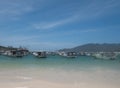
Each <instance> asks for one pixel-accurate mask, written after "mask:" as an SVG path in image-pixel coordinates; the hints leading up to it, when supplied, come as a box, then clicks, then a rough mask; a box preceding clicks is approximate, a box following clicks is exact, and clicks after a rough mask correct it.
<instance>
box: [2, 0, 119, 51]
mask: <svg viewBox="0 0 120 88" xmlns="http://www.w3.org/2000/svg"><path fill="white" fill-rule="evenodd" d="M86 43H120V0H0V45H4V46H15V47H18V46H24V47H27V48H29V49H31V50H56V49H61V48H70V47H75V46H78V45H82V44H86Z"/></svg>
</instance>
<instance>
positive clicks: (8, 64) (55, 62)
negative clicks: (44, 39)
mask: <svg viewBox="0 0 120 88" xmlns="http://www.w3.org/2000/svg"><path fill="white" fill-rule="evenodd" d="M23 67H26V68H58V69H65V70H88V69H93V68H97V67H98V68H107V69H116V70H120V58H119V57H118V58H117V59H116V60H100V59H94V58H93V57H87V56H79V57H77V58H65V57H61V56H48V57H47V58H37V57H34V56H32V55H28V56H24V57H23V58H15V57H7V56H0V68H23Z"/></svg>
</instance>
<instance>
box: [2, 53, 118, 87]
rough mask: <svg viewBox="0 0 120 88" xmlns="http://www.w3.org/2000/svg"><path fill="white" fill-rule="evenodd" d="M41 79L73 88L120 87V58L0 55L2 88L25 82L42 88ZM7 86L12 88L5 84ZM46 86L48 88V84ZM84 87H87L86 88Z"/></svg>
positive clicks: (27, 84)
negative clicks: (18, 56) (17, 56)
mask: <svg viewBox="0 0 120 88" xmlns="http://www.w3.org/2000/svg"><path fill="white" fill-rule="evenodd" d="M41 80H42V81H47V82H50V83H56V84H57V83H60V84H67V85H71V86H72V85H73V88H81V87H80V85H82V86H83V84H84V85H88V86H91V87H93V88H94V86H92V84H96V85H99V86H101V87H105V88H108V87H107V86H108V85H110V86H111V88H119V86H120V85H119V84H120V58H117V59H116V60H100V59H94V58H93V57H86V56H79V57H77V58H65V57H61V56H48V57H47V58H36V57H34V56H32V55H29V56H25V57H23V58H12V57H7V56H0V88H1V87H2V88H16V86H18V85H23V84H25V83H26V84H25V85H24V86H27V87H28V86H29V84H31V83H30V82H32V84H31V87H30V88H36V87H35V86H33V85H36V84H35V83H36V81H37V82H38V86H40V85H39V83H40V82H39V81H41ZM5 83H7V84H9V86H6V85H3V84H5ZM21 83H22V84H21ZM45 84H46V83H45ZM10 85H11V87H10ZM75 86H76V87H75ZM112 86H113V87H112ZM43 87H44V88H47V87H45V85H43ZM38 88H39V87H38ZM48 88H49V87H48ZM53 88H54V87H53ZM56 88H59V87H56ZM63 88H66V87H63ZM82 88H86V86H84V87H82ZM89 88H90V87H89Z"/></svg>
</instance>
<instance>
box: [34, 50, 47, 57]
mask: <svg viewBox="0 0 120 88" xmlns="http://www.w3.org/2000/svg"><path fill="white" fill-rule="evenodd" d="M32 54H33V55H34V56H36V57H40V58H46V57H47V55H46V52H44V51H43V52H33V53H32Z"/></svg>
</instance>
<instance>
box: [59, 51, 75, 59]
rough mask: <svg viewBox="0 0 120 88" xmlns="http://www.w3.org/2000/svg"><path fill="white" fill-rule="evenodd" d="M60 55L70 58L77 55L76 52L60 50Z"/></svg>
mask: <svg viewBox="0 0 120 88" xmlns="http://www.w3.org/2000/svg"><path fill="white" fill-rule="evenodd" d="M59 55H60V56H64V57H70V58H75V57H77V54H76V52H60V53H59Z"/></svg>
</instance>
